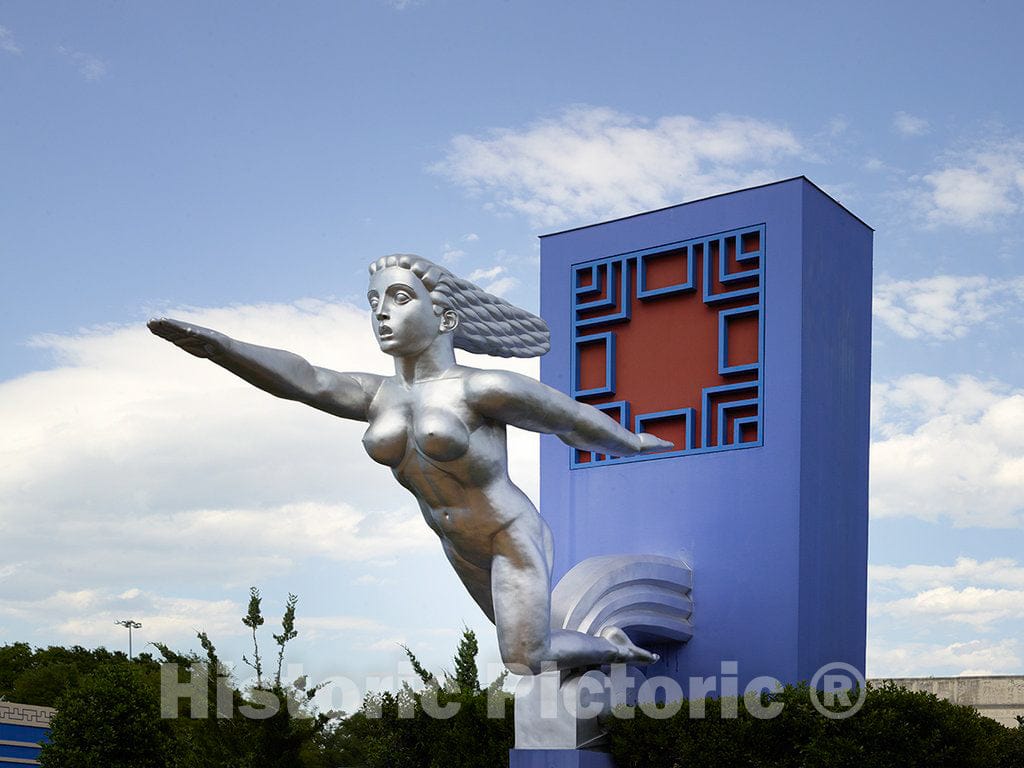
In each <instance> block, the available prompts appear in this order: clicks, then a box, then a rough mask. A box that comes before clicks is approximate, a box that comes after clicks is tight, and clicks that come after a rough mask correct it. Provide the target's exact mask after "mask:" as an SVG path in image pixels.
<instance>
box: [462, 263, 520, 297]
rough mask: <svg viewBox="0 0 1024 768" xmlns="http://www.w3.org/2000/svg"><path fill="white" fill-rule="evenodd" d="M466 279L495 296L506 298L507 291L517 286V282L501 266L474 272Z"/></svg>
mask: <svg viewBox="0 0 1024 768" xmlns="http://www.w3.org/2000/svg"><path fill="white" fill-rule="evenodd" d="M467 279H468V280H470V281H471V282H474V283H477V284H478V285H479V286H480V287H481V288H483V289H484V290H485V291H487V292H488V293H493V294H494V295H495V296H507V295H508V292H509V291H511V290H512V289H513V288H515V287H516V286H518V285H519V280H518V279H517V278H515V277H512V276H511V275H509V274H508V270H506V269H505V267H501V266H496V267H490V268H488V269H477V270H474V271H473V272H471V273H470V274H469V277H468V278H467Z"/></svg>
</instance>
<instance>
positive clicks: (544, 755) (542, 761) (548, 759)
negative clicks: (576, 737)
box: [508, 749, 615, 768]
mask: <svg viewBox="0 0 1024 768" xmlns="http://www.w3.org/2000/svg"><path fill="white" fill-rule="evenodd" d="M508 765H509V768H615V761H614V760H612V756H611V755H609V754H608V753H607V752H591V751H590V750H586V749H510V750H509V751H508Z"/></svg>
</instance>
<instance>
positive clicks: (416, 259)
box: [370, 253, 551, 357]
mask: <svg viewBox="0 0 1024 768" xmlns="http://www.w3.org/2000/svg"><path fill="white" fill-rule="evenodd" d="M387 267H402V268H404V269H408V270H409V271H410V272H412V273H413V274H414V275H416V277H418V278H419V279H420V280H422V281H423V285H424V286H426V288H427V290H428V291H430V300H431V301H432V302H433V304H434V306H435V307H439V308H441V309H442V310H444V309H452V310H455V312H456V313H457V314H458V316H459V324H458V326H456V328H455V331H454V336H455V338H454V344H455V346H456V347H458V348H459V349H464V350H466V351H467V352H474V353H477V354H483V355H494V356H495V357H538V356H540V355H543V354H545V353H546V352H547V351H548V349H550V347H551V342H550V337H551V333H550V331H549V330H548V324H547V323H545V322H544V321H543V320H542V319H541V318H539V317H537V316H536V315H534V314H532V313H531V312H527V311H526V310H525V309H520V308H519V307H517V306H515V305H514V304H510V303H509V302H507V301H505V300H504V299H500V298H498V297H497V296H495V295H493V294H491V293H488V292H487V291H485V290H484V289H483V288H480V287H479V286H477V285H474V284H473V283H471V282H469V281H468V280H463V279H462V278H461V277H456V276H455V275H453V274H452V273H451V272H449V271H448V270H447V269H445V268H444V267H442V266H441V265H439V264H435V263H434V262H432V261H430V260H429V259H424V258H423V257H422V256H416V255H414V254H411V253H395V254H392V255H390V256H382V257H381V258H379V259H377V260H376V261H375V262H373V263H372V264H370V274H371V275H372V274H373V273H374V272H377V271H379V270H382V269H386V268H387Z"/></svg>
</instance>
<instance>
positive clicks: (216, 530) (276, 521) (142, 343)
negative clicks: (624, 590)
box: [0, 300, 538, 647]
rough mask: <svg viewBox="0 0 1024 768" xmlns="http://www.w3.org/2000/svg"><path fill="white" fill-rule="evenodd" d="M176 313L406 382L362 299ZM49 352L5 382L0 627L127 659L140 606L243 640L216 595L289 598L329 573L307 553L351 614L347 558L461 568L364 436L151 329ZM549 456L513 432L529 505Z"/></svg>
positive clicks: (373, 625) (469, 360)
mask: <svg viewBox="0 0 1024 768" xmlns="http://www.w3.org/2000/svg"><path fill="white" fill-rule="evenodd" d="M170 314H172V315H177V316H180V317H183V318H187V319H189V320H190V321H194V322H196V323H198V324H201V325H205V326H209V327H215V328H218V329H220V330H222V331H224V332H225V333H228V334H230V335H232V336H234V337H236V338H240V339H243V340H254V341H258V342H260V343H263V344H266V345H268V346H276V347H284V348H290V349H292V350H294V351H296V352H298V353H299V354H301V355H303V356H304V357H306V358H307V359H309V360H311V361H313V362H315V363H317V364H322V365H326V366H328V367H332V368H337V369H343V370H368V371H374V372H379V373H390V371H391V370H392V367H391V361H390V359H389V358H388V357H387V356H386V355H383V354H381V353H380V351H379V349H377V347H376V344H375V343H374V341H373V338H372V334H371V333H370V330H369V321H368V317H367V312H366V311H365V310H362V309H357V308H355V307H353V306H350V305H346V304H340V303H330V302H324V301H315V300H307V301H299V302H295V303H293V304H273V305H259V306H236V307H229V308H219V309H201V308H191V309H182V310H178V311H175V312H173V313H170ZM35 343H36V344H37V345H38V346H40V347H42V348H44V349H46V350H48V351H50V352H51V353H52V354H54V356H55V357H56V358H57V360H58V367H55V368H53V369H51V370H45V371H39V372H35V373H31V374H28V375H25V376H22V377H20V378H17V379H13V380H9V381H5V382H0V423H2V424H3V425H4V440H3V441H2V442H0V563H2V565H0V580H2V583H3V587H4V589H3V592H4V595H5V596H14V597H12V598H9V599H7V598H5V599H4V600H3V601H0V623H3V624H4V626H6V627H8V628H9V630H10V631H16V632H19V633H21V636H22V637H25V636H31V637H35V638H39V639H40V640H41V641H42V642H44V643H49V642H76V641H79V640H81V641H82V642H84V641H86V640H89V641H90V642H96V643H105V644H108V645H113V646H114V647H121V645H120V642H121V639H120V638H121V635H120V634H118V633H119V632H120V631H122V630H120V629H119V628H117V627H114V626H113V620H114V619H115V618H125V617H126V616H124V615H121V614H124V613H127V614H129V615H133V617H134V618H136V619H138V620H140V621H143V622H144V623H145V624H146V632H145V633H144V634H145V636H146V637H147V638H148V639H159V640H162V641H166V642H169V643H171V644H179V643H186V644H191V643H192V642H193V640H192V638H194V630H195V629H206V630H208V631H210V633H211V637H215V636H227V635H230V637H235V636H236V635H237V632H238V630H239V628H241V624H240V621H239V617H240V616H241V615H242V614H243V613H244V610H243V608H242V607H240V606H239V605H237V604H236V603H235V602H234V601H230V600H228V601H225V600H221V599H218V598H219V597H220V595H221V594H230V595H232V596H234V595H237V594H239V593H244V590H245V588H247V587H248V586H249V585H250V584H261V585H266V584H267V583H268V581H274V580H275V579H276V580H277V582H276V583H278V584H281V583H282V581H283V579H284V577H286V576H287V578H288V582H287V583H288V587H287V588H292V587H291V584H292V583H293V582H294V580H296V579H298V580H300V581H302V580H303V579H309V578H311V576H310V573H316V572H318V571H316V570H312V571H311V570H310V569H309V565H308V563H309V562H310V561H313V562H314V563H316V562H323V561H326V564H325V565H324V568H326V569H327V571H328V572H333V573H338V574H339V575H341V576H342V578H341V579H339V582H338V585H337V597H336V598H335V599H334V600H332V601H331V602H333V603H335V604H336V605H339V606H341V610H340V613H342V614H344V613H345V612H346V611H348V610H351V609H352V607H353V605H352V601H353V599H354V598H353V597H352V596H346V591H345V588H344V587H345V584H346V579H348V578H350V577H349V576H345V573H346V569H347V568H348V569H350V568H351V565H352V564H360V565H362V564H365V565H366V566H370V567H383V566H385V565H386V564H387V563H389V562H391V563H392V564H394V563H396V562H398V561H400V560H404V561H405V562H408V561H409V558H410V557H412V556H414V555H415V556H416V557H420V558H422V563H426V564H427V566H428V567H434V566H435V565H436V567H437V568H438V569H447V568H448V566H447V563H445V562H444V558H443V555H442V554H441V553H440V551H439V547H438V545H437V541H436V537H435V536H434V535H433V534H432V533H431V532H430V531H429V529H427V527H426V526H425V525H424V523H423V521H422V519H421V515H420V513H419V510H418V507H417V505H416V502H415V499H414V498H413V497H412V496H411V495H410V494H409V493H408V492H407V491H405V490H404V489H403V488H401V487H400V486H399V485H398V484H397V483H396V482H395V481H394V478H393V477H392V475H391V472H390V470H388V469H387V468H385V467H382V466H380V465H377V464H375V463H374V462H373V461H371V460H370V459H369V457H367V456H366V455H365V452H364V451H363V448H362V445H361V442H360V438H361V436H362V432H363V431H364V429H365V425H362V424H359V423H355V422H347V421H344V420H341V419H336V418H331V417H329V416H327V415H326V414H323V413H320V412H318V411H315V410H313V409H310V408H305V407H303V406H300V405H298V404H296V403H290V402H287V401H282V400H277V399H275V398H271V397H268V396H267V395H265V394H264V393H262V392H260V391H258V390H256V389H254V388H253V387H250V386H249V385H247V384H245V383H244V382H242V381H240V380H239V379H237V378H235V377H234V376H232V375H231V374H229V373H227V372H225V371H223V370H221V369H219V368H218V367H217V366H215V365H211V364H210V363H209V362H208V361H204V360H197V359H196V358H193V357H191V356H189V355H186V354H183V353H182V352H181V351H180V350H178V349H176V348H175V347H174V346H172V345H170V344H167V343H166V342H164V341H163V340H161V339H158V338H157V337H155V336H153V335H152V334H150V333H149V331H148V330H146V329H145V328H144V327H143V326H142V324H141V323H140V324H139V325H138V326H135V327H111V328H103V329H97V330H93V331H90V332H84V333H79V334H75V335H65V336H45V337H40V338H38V339H36V340H35ZM460 360H462V361H463V362H464V363H466V364H468V365H480V366H493V365H500V366H502V367H512V368H514V369H516V370H518V371H519V372H521V373H526V374H532V375H535V374H536V368H537V365H536V361H516V360H501V361H497V360H492V359H490V358H481V357H478V356H472V355H461V356H460ZM537 444H538V443H537V438H536V436H535V435H531V434H528V433H523V432H521V431H519V430H509V446H510V474H511V475H512V477H513V478H514V480H515V481H516V482H517V483H519V484H520V485H521V487H523V489H524V490H525V491H526V492H527V494H528V495H529V496H531V498H533V499H535V500H536V498H537V467H536V458H537ZM27 553H32V554H31V555H29V554H27ZM38 553H45V556H41V555H39V554H38ZM417 562H420V561H419V560H417ZM55 564H59V567H56V565H55ZM418 567H422V566H418ZM385 570H387V569H386V568H385ZM389 573H390V572H389ZM445 576H446V577H447V578H450V579H451V580H452V581H454V576H452V575H450V574H447V573H446V574H445ZM396 577H397V575H396ZM168 585H173V586H168ZM319 585H320V580H319V579H318V580H317V588H318V589H319ZM281 588H282V587H278V589H281ZM366 588H367V587H363V589H366ZM406 588H408V586H407V587H406ZM453 588H455V589H458V588H459V586H458V584H454V585H453ZM303 589H304V588H302V587H298V588H297V591H302V590H303ZM211 592H212V595H211ZM211 598H213V599H211ZM465 599H466V600H467V601H468V600H469V598H468V597H467V598H465ZM190 601H191V602H190ZM453 602H457V601H453ZM356 610H357V611H361V610H362V609H361V608H359V607H356ZM303 621H304V622H308V628H309V630H310V637H309V639H311V640H312V639H315V638H316V637H318V636H327V635H332V633H333V634H334V635H340V634H343V632H344V631H345V630H346V629H347V630H350V631H352V632H356V631H365V632H366V634H367V635H368V636H370V637H377V636H379V635H380V633H381V630H380V626H384V625H387V624H389V623H390V622H389V621H385V622H379V621H378V618H376V617H372V616H371V617H365V618H361V617H355V618H353V617H352V616H348V615H342V616H340V617H334V618H333V619H332V618H329V617H328V618H323V617H321V618H315V617H314V618H305V617H303ZM304 631H305V630H304ZM395 631H396V630H395V629H394V628H388V629H387V632H388V633H393V632H395ZM108 633H109V634H108ZM228 645H231V642H229V643H228Z"/></svg>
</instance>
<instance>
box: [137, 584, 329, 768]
mask: <svg viewBox="0 0 1024 768" xmlns="http://www.w3.org/2000/svg"><path fill="white" fill-rule="evenodd" d="M249 595H250V599H249V606H248V610H247V612H246V615H245V616H244V617H243V618H242V623H243V624H245V626H247V627H249V628H250V629H252V631H253V657H252V660H251V661H250V660H249V659H248V658H246V659H245V661H246V663H247V664H249V666H250V667H252V668H253V670H254V671H255V672H256V675H257V679H256V685H255V686H253V687H252V688H249V689H246V690H239V689H238V687H236V686H235V685H234V684H233V683H232V681H231V680H230V676H229V675H228V672H227V669H226V668H225V666H224V664H223V663H222V662H221V660H220V658H219V656H218V654H217V649H216V647H215V646H214V644H213V642H212V641H211V640H210V638H209V637H208V636H207V635H206V633H204V632H200V633H198V638H199V642H200V645H202V648H203V651H204V654H205V656H204V657H200V656H198V655H197V654H195V653H188V654H181V653H177V652H175V651H173V650H171V649H170V648H168V647H167V646H166V645H163V644H157V648H158V649H159V650H160V653H161V654H162V655H163V657H164V659H165V660H166V661H167V662H170V663H174V664H177V665H178V666H179V667H181V668H192V669H194V670H195V672H194V674H199V675H202V676H203V680H202V682H203V684H205V685H206V687H207V711H206V713H205V714H206V717H203V718H199V719H196V720H193V719H191V718H190V717H189V714H190V705H189V703H188V702H187V701H184V700H182V701H181V702H179V708H178V715H179V716H178V718H176V719H175V721H174V726H173V727H174V731H175V734H176V740H177V743H178V751H177V755H176V758H175V762H174V768H299V767H300V766H312V767H313V768H319V765H321V762H320V759H319V754H320V751H321V750H320V748H319V745H318V744H319V743H318V741H317V736H318V734H319V733H320V732H321V731H322V730H323V729H324V726H325V725H326V723H327V720H328V718H327V717H326V716H324V715H318V714H316V713H315V712H314V711H313V710H312V705H311V703H310V702H311V700H312V698H313V697H314V696H315V695H316V692H317V691H318V690H319V687H317V686H313V687H311V688H307V687H306V686H305V684H304V683H303V684H302V686H301V688H300V687H296V686H295V685H290V684H288V683H286V682H285V681H283V680H282V679H281V673H282V668H283V666H284V656H285V651H286V648H287V645H288V643H289V642H291V641H292V640H294V639H295V638H296V637H297V636H298V630H297V629H296V628H295V610H296V605H297V604H298V597H296V596H295V595H292V594H289V595H288V600H287V602H286V604H285V611H284V616H283V617H282V619H281V632H280V634H274V635H273V638H274V642H275V644H276V645H277V648H278V654H277V668H276V671H275V674H274V675H273V677H272V678H264V677H263V675H262V661H261V659H260V655H259V636H258V632H257V630H258V628H259V627H261V626H263V624H264V623H265V619H264V617H263V613H262V605H261V597H260V593H259V590H258V589H256V588H255V587H253V588H252V589H251V590H250V593H249ZM218 686H220V688H221V691H220V692H221V694H223V691H224V689H225V688H226V689H227V692H228V697H229V698H230V702H231V707H230V711H225V712H219V711H218V709H217V700H218ZM222 698H223V695H222ZM243 712H248V713H249V714H250V715H253V714H254V713H255V714H258V717H254V716H249V717H246V716H245V715H244V714H243Z"/></svg>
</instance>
